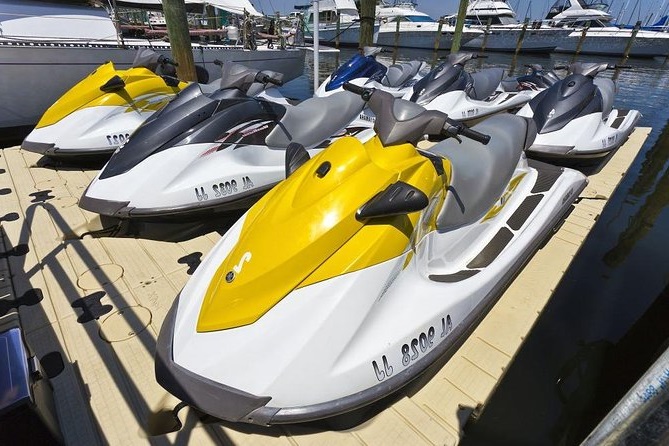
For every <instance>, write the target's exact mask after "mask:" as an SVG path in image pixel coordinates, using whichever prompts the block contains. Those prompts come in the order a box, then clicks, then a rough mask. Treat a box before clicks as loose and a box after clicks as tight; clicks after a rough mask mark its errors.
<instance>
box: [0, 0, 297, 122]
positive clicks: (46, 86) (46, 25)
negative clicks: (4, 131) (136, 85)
mask: <svg viewBox="0 0 669 446" xmlns="http://www.w3.org/2000/svg"><path fill="white" fill-rule="evenodd" d="M207 3H216V4H217V5H219V6H222V5H224V4H226V3H228V4H229V3H232V2H230V1H229V0H216V2H212V1H207ZM234 3H236V4H237V6H236V7H237V8H239V7H241V8H245V7H244V5H245V4H248V8H250V9H247V11H255V9H253V7H252V6H251V4H250V3H249V2H248V0H235V2H234ZM237 12H239V11H237ZM242 12H243V9H242ZM0 29H1V30H2V34H1V35H0V73H2V76H0V94H1V95H2V98H3V101H2V103H0V128H7V127H27V126H33V125H34V124H35V123H37V121H38V120H39V118H40V116H41V115H42V114H43V113H44V111H45V110H46V109H47V108H48V107H49V106H50V105H51V104H53V103H54V102H55V101H56V100H57V99H58V98H59V97H60V96H61V95H62V94H63V93H64V92H65V91H67V90H68V89H69V88H70V87H72V86H73V85H74V84H75V83H77V82H78V81H80V80H81V79H83V78H84V77H86V76H87V75H88V74H89V73H91V72H92V71H93V70H94V69H95V68H96V67H98V66H99V65H100V64H102V63H104V62H105V61H112V62H114V65H115V66H116V67H118V68H119V69H125V68H129V67H131V66H132V63H133V60H134V57H135V54H136V53H137V50H138V49H141V48H151V49H153V50H154V51H157V52H158V53H161V54H165V55H168V56H169V55H170V49H171V48H170V44H169V43H168V42H165V41H160V40H157V41H154V40H147V39H122V38H121V36H120V35H119V34H118V32H117V29H116V27H115V25H114V22H113V21H112V19H111V18H110V15H109V11H108V10H106V9H104V8H96V7H90V6H84V5H82V3H81V2H74V1H59V2H55V1H34V0H0ZM192 47H193V56H194V58H195V63H196V64H197V65H200V66H202V67H203V68H204V69H205V70H207V72H208V74H209V76H210V78H211V80H213V79H215V78H216V77H218V76H220V74H219V70H220V69H219V68H218V66H217V65H215V64H214V61H215V60H220V61H224V62H225V61H233V62H238V63H242V64H244V65H246V66H249V67H252V68H258V69H268V70H273V71H277V72H281V73H284V74H285V77H284V79H285V80H290V79H293V78H295V77H297V76H299V75H301V74H302V72H303V69H304V51H303V50H301V49H278V48H277V49H267V48H265V47H259V48H258V49H257V50H255V51H251V50H246V49H244V48H243V46H239V45H234V44H233V45H215V44H200V43H193V44H192Z"/></svg>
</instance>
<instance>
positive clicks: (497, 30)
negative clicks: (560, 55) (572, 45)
mask: <svg viewBox="0 0 669 446" xmlns="http://www.w3.org/2000/svg"><path fill="white" fill-rule="evenodd" d="M472 28H474V27H472ZM476 28H478V29H480V30H483V31H485V30H486V27H485V26H477V27H476ZM521 33H522V25H506V26H505V25H501V26H491V27H490V28H489V31H488V32H487V35H483V36H479V37H476V38H475V39H473V40H470V41H469V42H467V43H465V44H464V45H463V48H466V49H472V50H479V49H481V48H482V47H483V46H484V43H485V50H486V51H507V52H508V51H515V50H516V47H517V45H518V40H519V39H520V36H521ZM570 33H571V30H566V29H552V28H539V29H531V28H530V27H528V28H527V29H526V30H525V35H524V36H523V43H522V46H521V51H522V52H536V53H550V52H552V51H553V50H555V48H557V46H558V45H559V44H560V42H561V41H562V40H564V38H566V37H567V36H568V35H569V34H570ZM484 39H485V41H484Z"/></svg>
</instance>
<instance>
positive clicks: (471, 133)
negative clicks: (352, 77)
mask: <svg viewBox="0 0 669 446" xmlns="http://www.w3.org/2000/svg"><path fill="white" fill-rule="evenodd" d="M344 90H347V91H350V92H351V93H355V94H357V95H360V97H361V98H362V99H363V100H364V101H369V100H370V98H371V97H372V95H373V94H374V93H377V90H376V89H374V88H364V87H360V86H359V85H355V84H352V83H350V82H346V83H345V84H344ZM378 93H380V94H383V93H385V92H384V91H382V90H379V91H378ZM378 93H377V94H378ZM386 94H388V93H386ZM388 95H389V94H388ZM389 96H391V95H389ZM391 97H392V96H391ZM395 100H400V101H401V99H395ZM406 102H408V101H406ZM408 103H409V104H411V105H412V107H419V108H422V107H420V106H419V105H417V104H414V103H412V102H408ZM423 113H432V114H434V113H438V114H440V115H442V119H443V121H444V125H443V127H442V128H441V135H444V136H450V137H453V138H455V139H457V140H460V138H459V137H460V136H464V137H466V138H469V139H472V140H474V141H478V142H480V143H481V144H484V145H485V144H488V142H490V135H486V134H483V133H480V132H477V131H476V130H472V129H470V128H468V127H467V126H465V125H464V124H462V123H460V122H457V121H454V120H452V119H450V118H449V117H448V115H446V113H441V112H439V111H436V110H430V111H427V110H425V109H423ZM419 114H422V113H419ZM414 118H415V117H414Z"/></svg>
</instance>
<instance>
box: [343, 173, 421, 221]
mask: <svg viewBox="0 0 669 446" xmlns="http://www.w3.org/2000/svg"><path fill="white" fill-rule="evenodd" d="M428 202H429V200H428V199H427V195H425V193H424V192H423V191H421V190H420V189H417V188H415V187H414V186H412V185H410V184H407V183H405V182H404V181H397V182H395V183H393V184H391V185H390V186H388V187H387V188H386V189H385V190H383V191H381V192H379V193H378V194H376V195H374V196H373V197H372V198H371V199H370V200H369V201H367V203H365V204H363V205H362V206H361V207H360V209H358V212H356V214H355V218H356V220H358V221H362V220H366V219H369V218H382V217H392V216H395V215H404V214H410V213H412V212H418V211H420V210H423V209H425V208H426V207H427V205H428Z"/></svg>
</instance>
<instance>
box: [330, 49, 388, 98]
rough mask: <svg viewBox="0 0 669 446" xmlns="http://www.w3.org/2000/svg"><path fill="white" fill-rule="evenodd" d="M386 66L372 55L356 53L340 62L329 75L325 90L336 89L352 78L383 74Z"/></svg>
mask: <svg viewBox="0 0 669 446" xmlns="http://www.w3.org/2000/svg"><path fill="white" fill-rule="evenodd" d="M387 70H388V68H387V67H386V66H385V65H383V64H381V63H380V62H378V61H377V60H376V59H375V58H374V55H369V56H363V55H361V54H356V55H355V56H353V57H352V58H351V59H350V60H349V61H348V62H346V63H344V64H342V65H341V66H340V67H339V68H337V69H336V70H335V71H334V73H332V75H331V76H330V80H329V81H328V83H327V85H325V91H332V90H336V89H337V88H339V87H341V86H342V85H344V83H345V82H348V81H350V80H352V79H357V78H360V77H373V76H383V75H384V74H385V73H386V71H387Z"/></svg>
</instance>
